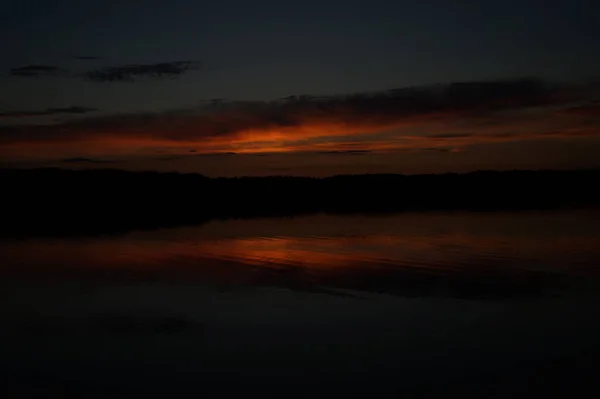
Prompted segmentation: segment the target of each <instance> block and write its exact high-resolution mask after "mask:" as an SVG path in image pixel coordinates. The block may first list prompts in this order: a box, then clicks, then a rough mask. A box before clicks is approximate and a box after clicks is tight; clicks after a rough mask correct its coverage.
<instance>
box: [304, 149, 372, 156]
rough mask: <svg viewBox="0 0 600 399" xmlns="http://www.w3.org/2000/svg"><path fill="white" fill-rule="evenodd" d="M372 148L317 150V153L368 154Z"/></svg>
mask: <svg viewBox="0 0 600 399" xmlns="http://www.w3.org/2000/svg"><path fill="white" fill-rule="evenodd" d="M370 152H372V151H370V150H342V151H315V153H317V154H328V155H363V154H368V153H370Z"/></svg>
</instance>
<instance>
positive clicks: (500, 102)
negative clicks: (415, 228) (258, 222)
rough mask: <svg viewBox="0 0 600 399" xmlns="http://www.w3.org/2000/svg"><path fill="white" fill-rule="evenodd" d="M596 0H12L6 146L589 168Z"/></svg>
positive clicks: (358, 169) (63, 158) (305, 165)
mask: <svg viewBox="0 0 600 399" xmlns="http://www.w3.org/2000/svg"><path fill="white" fill-rule="evenodd" d="M595 3H596V2H595V1H586V0H580V1H553V0H546V1H536V0H520V1H512V0H507V1H501V2H500V1H486V2H484V1H464V2H460V3H456V2H448V1H446V0H421V1H379V0H370V1H352V0H346V1H343V2H342V1H323V0H320V1H314V0H306V1H303V2H296V3H290V2H283V1H254V2H250V1H242V0H223V1H219V2H191V1H187V0H170V1H165V0H144V1H141V0H119V1H117V0H102V1H98V0H96V1H90V2H80V1H73V0H60V1H47V0H44V1H42V0H18V1H14V0H8V1H5V2H4V3H3V4H2V11H1V12H0V49H1V50H0V51H1V52H2V55H1V56H0V87H2V90H1V91H0V162H1V163H2V165H4V166H25V167H31V166H61V167H72V168H97V167H111V168H112V167H114V168H122V169H131V170H164V171H172V170H174V171H181V172H199V173H203V174H206V175H210V176H235V175H272V174H286V175H316V176H323V175H331V174H340V173H439V172H449V171H450V172H455V171H468V170H476V169H515V168H518V169H523V168H526V169H539V168H579V167H598V166H600V161H599V159H600V157H599V156H598V155H600V140H599V138H600V84H599V82H600V76H599V74H598V72H599V71H600V53H599V52H598V51H594V50H595V49H596V48H597V46H598V44H597V42H598V40H600V25H599V24H598V23H597V21H598V20H600V7H597V5H596V4H595Z"/></svg>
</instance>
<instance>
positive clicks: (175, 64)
mask: <svg viewBox="0 0 600 399" xmlns="http://www.w3.org/2000/svg"><path fill="white" fill-rule="evenodd" d="M73 58H75V59H78V60H87V61H92V60H99V59H101V58H100V57H95V56H85V55H82V56H75V57H73ZM198 68H199V63H197V62H193V61H189V60H188V61H169V62H157V63H151V64H127V65H113V66H106V67H101V68H95V69H91V70H88V71H84V72H77V71H68V70H67V69H65V68H61V67H58V66H55V65H41V64H32V65H24V66H20V67H14V68H11V69H10V70H9V75H12V76H17V77H24V78H39V77H53V76H61V77H70V78H82V79H85V80H89V81H92V82H126V81H127V82H130V81H135V80H137V79H140V78H154V79H159V78H168V77H170V78H173V77H178V76H180V75H183V74H184V73H186V72H188V71H190V70H194V69H198Z"/></svg>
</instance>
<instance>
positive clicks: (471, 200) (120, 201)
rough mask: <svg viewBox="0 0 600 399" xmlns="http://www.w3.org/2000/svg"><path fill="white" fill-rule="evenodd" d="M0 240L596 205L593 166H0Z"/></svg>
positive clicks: (597, 172)
mask: <svg viewBox="0 0 600 399" xmlns="http://www.w3.org/2000/svg"><path fill="white" fill-rule="evenodd" d="M0 179H1V180H0V181H1V182H2V187H3V190H2V192H3V194H2V197H3V201H2V203H3V213H4V217H3V221H2V223H1V224H0V225H1V227H0V235H1V236H2V237H27V236H38V235H43V236H47V235H50V236H54V235H81V234H97V233H98V234H99V233H118V232H123V231H127V230H130V229H148V228H160V227H169V226H179V225H189V224H199V223H203V222H206V221H209V220H212V219H227V218H250V217H268V216H295V215H302V214H308V213H320V212H322V213H365V214H370V213H388V212H402V211H432V210H470V211H501V210H535V209H557V208H581V207H596V206H598V205H599V204H600V190H597V188H596V187H595V182H597V181H600V169H590V170H563V171H559V170H542V171H522V170H516V171H478V172H472V173H465V174H454V173H447V174H438V175H434V174H429V175H398V174H366V175H338V176H332V177H326V178H311V177H292V176H271V177H235V178H209V177H206V176H203V175H200V174H182V173H160V172H128V171H123V170H116V169H97V170H69V169H59V168H46V169H2V170H0Z"/></svg>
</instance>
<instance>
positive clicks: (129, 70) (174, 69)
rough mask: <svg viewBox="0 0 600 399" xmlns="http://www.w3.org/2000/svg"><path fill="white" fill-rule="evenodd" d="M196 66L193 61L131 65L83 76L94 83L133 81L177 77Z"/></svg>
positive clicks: (93, 71)
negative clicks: (144, 78)
mask: <svg viewBox="0 0 600 399" xmlns="http://www.w3.org/2000/svg"><path fill="white" fill-rule="evenodd" d="M195 66H196V64H195V63H193V62H192V61H173V62H159V63H154V64H129V65H117V66H109V67H103V68H98V69H92V70H91V71H88V72H85V73H84V74H83V75H82V76H83V77H84V78H85V79H88V80H90V81H93V82H123V81H133V80H135V79H138V78H141V77H152V78H162V77H175V76H179V75H182V74H184V73H185V72H187V71H188V70H189V69H190V68H192V67H195Z"/></svg>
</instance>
